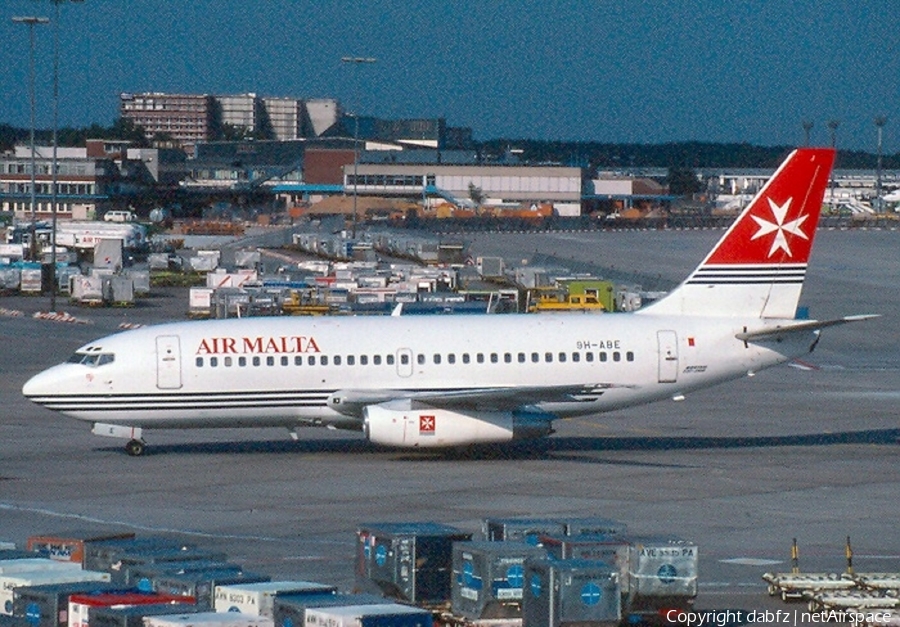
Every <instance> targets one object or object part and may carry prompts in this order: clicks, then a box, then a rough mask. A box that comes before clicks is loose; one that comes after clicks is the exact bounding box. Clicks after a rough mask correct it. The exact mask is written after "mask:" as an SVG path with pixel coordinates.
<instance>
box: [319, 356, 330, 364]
mask: <svg viewBox="0 0 900 627" xmlns="http://www.w3.org/2000/svg"><path fill="white" fill-rule="evenodd" d="M319 365H320V366H327V365H328V355H322V356H321V357H320V358H319Z"/></svg>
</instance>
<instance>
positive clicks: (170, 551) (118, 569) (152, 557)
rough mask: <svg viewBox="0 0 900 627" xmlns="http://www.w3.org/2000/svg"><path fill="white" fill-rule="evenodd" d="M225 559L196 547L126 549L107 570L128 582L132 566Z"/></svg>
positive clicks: (115, 576) (113, 577)
mask: <svg viewBox="0 0 900 627" xmlns="http://www.w3.org/2000/svg"><path fill="white" fill-rule="evenodd" d="M224 559H225V554H224V553H206V552H203V551H200V550H197V549H186V550H182V549H180V548H178V547H155V548H146V549H144V550H133V551H127V552H124V553H122V554H120V555H119V556H118V557H117V558H116V560H115V562H113V564H111V566H110V568H109V572H110V573H111V574H112V579H113V581H115V582H117V583H122V584H129V583H131V581H130V580H129V577H128V574H129V572H130V571H131V569H132V568H134V567H137V566H146V565H149V564H157V565H158V564H163V563H167V562H183V561H188V560H202V561H207V562H210V561H221V560H224Z"/></svg>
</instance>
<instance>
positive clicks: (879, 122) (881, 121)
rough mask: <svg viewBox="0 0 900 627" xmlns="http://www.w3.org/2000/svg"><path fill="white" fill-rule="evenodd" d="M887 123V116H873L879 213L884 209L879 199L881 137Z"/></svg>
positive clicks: (877, 209)
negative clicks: (876, 143)
mask: <svg viewBox="0 0 900 627" xmlns="http://www.w3.org/2000/svg"><path fill="white" fill-rule="evenodd" d="M885 124H887V116H885V115H878V116H875V128H877V129H878V167H877V170H876V172H875V205H876V206H875V211H876V213H881V212H882V210H883V209H884V201H883V200H882V199H881V137H882V134H883V131H884V125H885Z"/></svg>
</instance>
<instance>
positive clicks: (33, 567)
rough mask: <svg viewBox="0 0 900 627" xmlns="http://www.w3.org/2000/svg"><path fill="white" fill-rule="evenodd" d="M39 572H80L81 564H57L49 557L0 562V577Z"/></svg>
mask: <svg viewBox="0 0 900 627" xmlns="http://www.w3.org/2000/svg"><path fill="white" fill-rule="evenodd" d="M41 570H69V571H73V570H81V564H73V563H71V562H59V561H57V560H53V559H50V558H49V557H24V558H22V559H16V560H0V575H9V574H12V573H23V572H35V571H41Z"/></svg>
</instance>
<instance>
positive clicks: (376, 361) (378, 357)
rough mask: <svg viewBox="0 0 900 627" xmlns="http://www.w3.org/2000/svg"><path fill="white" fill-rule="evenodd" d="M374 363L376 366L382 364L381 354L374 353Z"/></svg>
mask: <svg viewBox="0 0 900 627" xmlns="http://www.w3.org/2000/svg"><path fill="white" fill-rule="evenodd" d="M372 363H373V364H375V365H376V366H380V365H381V355H372Z"/></svg>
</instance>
